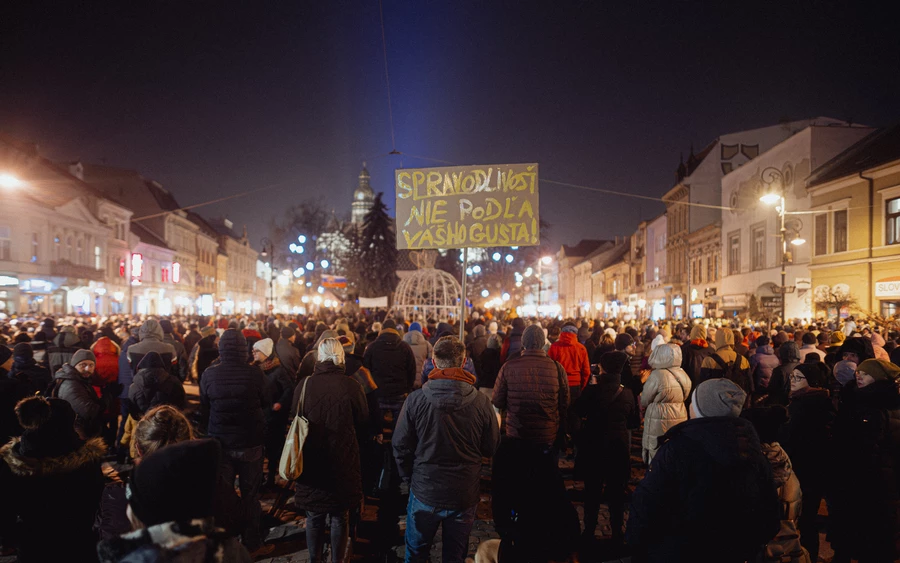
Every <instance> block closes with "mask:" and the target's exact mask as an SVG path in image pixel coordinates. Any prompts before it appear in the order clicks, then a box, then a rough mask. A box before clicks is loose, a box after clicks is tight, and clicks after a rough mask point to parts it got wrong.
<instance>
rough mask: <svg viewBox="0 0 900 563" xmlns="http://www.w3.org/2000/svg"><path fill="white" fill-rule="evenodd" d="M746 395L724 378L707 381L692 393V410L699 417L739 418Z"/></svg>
mask: <svg viewBox="0 0 900 563" xmlns="http://www.w3.org/2000/svg"><path fill="white" fill-rule="evenodd" d="M746 398H747V394H746V393H744V391H743V390H742V389H741V388H740V387H738V386H737V385H735V384H734V383H733V382H732V381H730V380H728V379H725V378H721V377H718V378H713V379H707V380H706V381H704V382H703V383H701V384H700V385H698V386H697V389H696V391H694V402H693V405H694V408H696V409H697V412H698V413H699V414H700V416H703V417H712V416H735V417H737V416H740V415H741V408H743V406H744V400H745V399H746Z"/></svg>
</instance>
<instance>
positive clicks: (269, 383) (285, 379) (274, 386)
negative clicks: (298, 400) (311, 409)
mask: <svg viewBox="0 0 900 563" xmlns="http://www.w3.org/2000/svg"><path fill="white" fill-rule="evenodd" d="M259 367H260V368H262V370H263V373H265V374H266V396H267V402H268V403H269V404H270V405H275V403H278V404H280V405H281V407H282V408H281V410H280V411H272V409H268V410H267V411H266V412H267V417H268V413H274V412H283V413H285V415H286V414H287V413H288V411H289V410H290V407H291V398H292V397H293V395H294V381H293V380H292V379H291V377H290V376H289V375H288V370H286V369H284V365H282V364H281V361H280V360H278V358H277V356H272V357H269V361H267V362H264V363H262V364H259ZM279 418H280V417H279Z"/></svg>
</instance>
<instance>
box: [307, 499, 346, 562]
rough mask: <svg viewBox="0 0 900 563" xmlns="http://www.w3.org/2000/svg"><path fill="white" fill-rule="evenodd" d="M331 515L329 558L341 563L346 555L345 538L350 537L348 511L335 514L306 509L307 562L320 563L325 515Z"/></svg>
mask: <svg viewBox="0 0 900 563" xmlns="http://www.w3.org/2000/svg"><path fill="white" fill-rule="evenodd" d="M326 516H331V560H332V561H333V562H334V563H343V561H344V559H345V558H346V557H347V540H348V539H349V538H350V534H349V521H350V511H349V510H345V511H343V512H338V513H336V514H329V513H327V512H310V511H309V510H307V511H306V546H307V547H308V548H309V563H322V562H323V561H324V559H323V558H322V551H323V550H324V547H325V541H324V540H325V517H326Z"/></svg>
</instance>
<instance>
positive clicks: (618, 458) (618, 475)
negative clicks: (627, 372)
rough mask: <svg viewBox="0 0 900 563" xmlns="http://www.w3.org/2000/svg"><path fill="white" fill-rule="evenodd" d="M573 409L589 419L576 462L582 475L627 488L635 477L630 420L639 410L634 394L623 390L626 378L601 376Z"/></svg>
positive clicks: (576, 402)
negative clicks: (630, 454) (629, 429)
mask: <svg viewBox="0 0 900 563" xmlns="http://www.w3.org/2000/svg"><path fill="white" fill-rule="evenodd" d="M572 408H574V409H575V412H576V413H577V414H578V415H579V416H581V417H584V419H585V423H584V428H583V429H582V431H581V434H580V436H579V438H578V459H577V460H576V462H575V463H576V464H577V465H578V466H579V467H578V470H579V472H581V473H582V474H584V475H591V476H596V477H608V478H610V480H611V481H612V480H615V481H616V482H617V484H619V483H620V484H622V485H623V487H624V484H625V483H627V482H628V477H629V475H630V474H631V460H630V457H629V448H630V447H631V442H630V441H629V435H628V420H629V418H631V416H632V414H633V412H634V409H635V408H636V407H635V399H634V395H633V394H632V392H631V390H630V389H628V388H627V387H624V386H622V376H621V375H620V374H617V373H604V374H601V375H600V380H599V381H598V383H596V384H594V385H588V386H587V387H585V388H584V392H583V393H582V394H581V396H580V397H578V400H576V401H575V404H573V405H572Z"/></svg>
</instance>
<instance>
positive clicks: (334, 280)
mask: <svg viewBox="0 0 900 563" xmlns="http://www.w3.org/2000/svg"><path fill="white" fill-rule="evenodd" d="M322 286H323V287H338V288H343V287H347V278H345V277H343V276H329V275H324V276H322Z"/></svg>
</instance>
